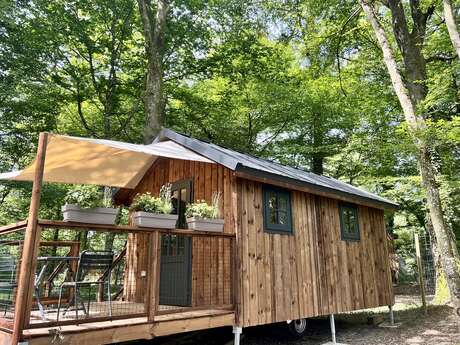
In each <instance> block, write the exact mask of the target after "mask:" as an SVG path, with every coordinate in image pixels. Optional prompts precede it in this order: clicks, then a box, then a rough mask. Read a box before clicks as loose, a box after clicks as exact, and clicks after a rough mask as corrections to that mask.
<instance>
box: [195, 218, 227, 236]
mask: <svg viewBox="0 0 460 345" xmlns="http://www.w3.org/2000/svg"><path fill="white" fill-rule="evenodd" d="M187 225H188V228H189V229H190V230H197V231H212V232H223V231H224V220H223V219H204V218H196V217H192V218H187Z"/></svg>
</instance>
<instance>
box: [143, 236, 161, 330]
mask: <svg viewBox="0 0 460 345" xmlns="http://www.w3.org/2000/svg"><path fill="white" fill-rule="evenodd" d="M160 239H161V234H160V232H159V231H155V232H153V233H150V234H149V251H148V253H149V265H148V268H149V272H148V279H147V283H148V284H147V288H148V294H147V301H146V303H145V306H146V309H147V317H148V321H149V322H153V321H154V319H155V314H156V313H157V311H158V304H159V299H160V261H161V243H160ZM137 276H138V274H137Z"/></svg>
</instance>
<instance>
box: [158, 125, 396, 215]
mask: <svg viewBox="0 0 460 345" xmlns="http://www.w3.org/2000/svg"><path fill="white" fill-rule="evenodd" d="M168 139H169V140H172V141H174V142H176V143H178V144H181V145H183V146H185V147H186V148H188V149H190V150H192V151H195V152H196V153H198V154H200V155H203V156H204V157H206V158H208V159H210V160H212V161H214V162H216V163H219V164H222V165H223V166H225V167H227V168H229V169H231V170H234V171H240V172H244V173H247V174H251V175H254V176H256V177H266V178H269V179H273V180H277V181H281V182H288V183H291V184H296V185H299V186H306V187H309V188H313V189H317V190H318V191H323V192H327V193H332V194H336V195H337V196H342V197H354V198H359V199H362V201H363V202H366V201H367V202H372V203H375V204H379V205H381V206H382V207H385V208H391V209H395V208H397V207H398V204H396V203H394V202H393V201H391V200H388V199H385V198H382V197H380V196H378V195H377V194H374V193H370V192H368V191H365V190H363V189H360V188H357V187H355V186H352V185H350V184H348V183H345V182H342V181H339V180H337V179H334V178H332V177H327V176H322V175H317V174H314V173H312V172H308V171H304V170H300V169H295V168H292V167H289V166H285V165H281V164H278V163H275V162H271V161H268V160H265V159H261V158H258V157H254V156H251V155H248V154H244V153H241V152H237V151H233V150H230V149H227V148H224V147H221V146H218V145H215V144H212V143H207V142H204V141H201V140H198V139H195V138H191V137H188V136H186V135H183V134H179V133H177V132H174V131H172V130H170V129H167V128H164V129H163V130H162V131H161V132H160V134H159V135H158V137H157V138H156V139H155V141H163V140H168Z"/></svg>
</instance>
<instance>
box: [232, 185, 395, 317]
mask: <svg viewBox="0 0 460 345" xmlns="http://www.w3.org/2000/svg"><path fill="white" fill-rule="evenodd" d="M237 188H238V232H237V241H238V243H241V248H240V260H241V262H240V276H241V279H240V291H241V296H240V303H241V310H240V313H239V320H238V323H239V324H242V325H243V326H252V325H259V324H264V323H271V322H280V321H285V320H292V319H299V318H303V317H312V316H318V315H327V314H331V313H339V312H345V311H350V310H356V309H363V308H371V307H376V306H383V305H389V304H392V301H393V295H392V288H391V279H390V271H389V264H388V250H387V240H386V234H385V226H384V217H383V211H382V210H379V209H374V208H370V207H365V206H359V207H358V217H359V226H360V233H361V240H360V241H354V242H352V241H343V240H341V238H340V220H339V210H338V201H337V200H334V199H330V198H325V197H320V196H314V195H311V194H308V193H304V192H298V191H293V192H292V193H291V203H292V217H293V228H294V234H293V235H279V234H268V233H265V232H264V230H263V207H262V206H263V205H262V185H261V184H260V183H257V182H252V181H248V180H243V179H238V180H237Z"/></svg>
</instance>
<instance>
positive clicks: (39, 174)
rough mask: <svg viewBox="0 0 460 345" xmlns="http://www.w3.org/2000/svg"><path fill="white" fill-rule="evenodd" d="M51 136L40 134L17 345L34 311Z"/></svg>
mask: <svg viewBox="0 0 460 345" xmlns="http://www.w3.org/2000/svg"><path fill="white" fill-rule="evenodd" d="M47 142H48V133H40V137H39V139H38V151H37V157H36V160H35V176H34V181H33V186H32V198H31V201H30V209H29V217H28V221H27V228H26V233H25V238H24V246H23V250H22V259H21V270H20V273H19V281H18V287H17V294H16V303H15V308H14V327H13V339H12V340H13V341H12V344H13V345H16V344H17V343H18V342H19V340H20V339H21V338H22V331H23V329H24V327H26V326H27V325H28V324H29V320H30V310H31V308H32V297H33V290H34V289H33V283H34V276H35V274H34V273H35V267H36V264H37V254H38V246H39V244H40V234H41V228H40V226H38V211H39V208H40V194H41V190H42V183H43V172H44V168H45V157H46V146H47Z"/></svg>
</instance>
